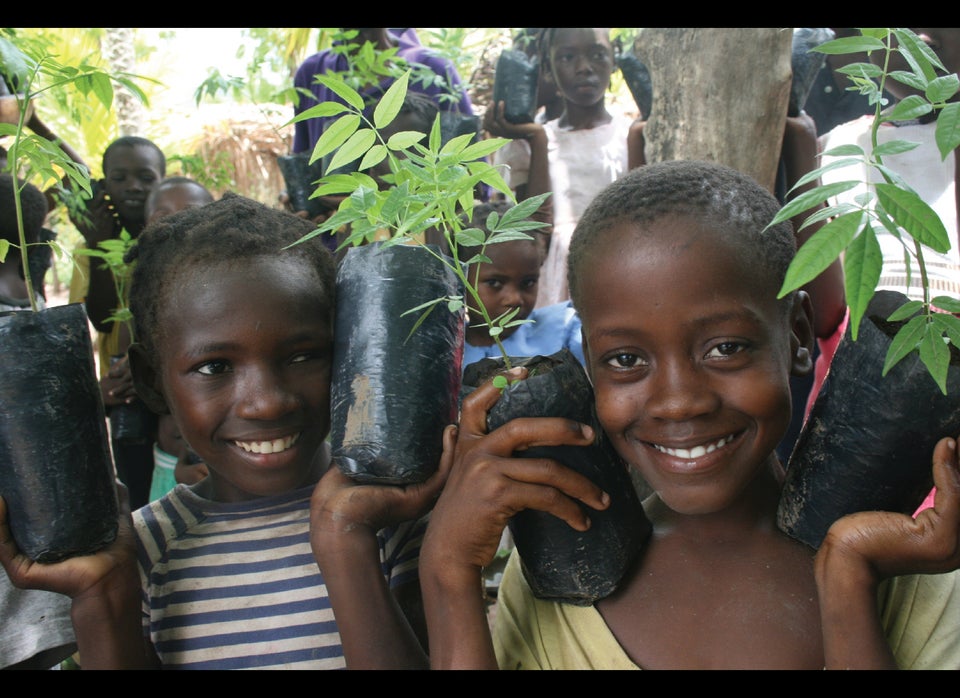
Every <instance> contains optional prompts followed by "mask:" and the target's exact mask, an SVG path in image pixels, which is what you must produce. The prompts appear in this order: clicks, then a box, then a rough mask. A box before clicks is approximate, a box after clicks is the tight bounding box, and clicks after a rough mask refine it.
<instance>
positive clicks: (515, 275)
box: [468, 240, 541, 339]
mask: <svg viewBox="0 0 960 698" xmlns="http://www.w3.org/2000/svg"><path fill="white" fill-rule="evenodd" d="M485 252H486V255H487V256H488V257H489V258H490V260H491V261H490V263H489V264H479V265H471V267H470V271H469V276H468V278H469V279H470V281H471V282H472V283H473V284H474V285H475V286H476V287H477V290H478V291H479V292H480V300H481V301H483V305H484V307H485V308H486V309H487V313H489V314H490V318H491V319H495V318H497V317H499V316H500V315H503V314H504V313H506V312H508V311H510V310H513V309H514V308H520V312H519V313H517V316H516V318H514V319H516V320H525V319H526V318H527V317H529V316H530V313H531V311H532V310H533V308H534V306H535V305H536V304H537V291H538V289H539V284H540V262H541V260H540V249H539V247H538V245H537V243H536V241H534V240H529V241H527V240H513V241H510V242H499V243H496V244H494V245H490V246H489V247H487V248H486V250H485ZM471 319H472V320H473V322H475V323H476V322H483V319H482V317H481V316H480V314H479V312H472V317H471ZM516 329H517V328H516V327H510V328H507V329H506V330H504V331H503V334H501V335H500V337H501V339H506V338H507V337H509V336H510V335H511V334H513V333H514V332H516ZM480 331H482V332H484V333H488V329H487V328H486V327H483V328H480Z"/></svg>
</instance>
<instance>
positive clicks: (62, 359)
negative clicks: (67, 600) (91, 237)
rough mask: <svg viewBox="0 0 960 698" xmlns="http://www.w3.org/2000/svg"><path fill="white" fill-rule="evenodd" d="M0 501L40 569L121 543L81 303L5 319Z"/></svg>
mask: <svg viewBox="0 0 960 698" xmlns="http://www.w3.org/2000/svg"><path fill="white" fill-rule="evenodd" d="M0 366H3V370H0V495H3V498H4V500H5V501H6V503H7V508H8V511H9V517H10V519H9V520H10V530H11V532H12V534H13V538H14V540H15V541H16V543H17V546H18V547H19V548H20V550H21V551H22V552H23V553H24V554H25V555H27V557H29V558H30V559H31V560H34V561H35V562H56V561H57V560H62V559H64V558H68V557H73V556H74V555H84V554H88V553H92V552H94V551H96V550H98V549H99V548H101V547H103V546H104V545H107V544H108V543H110V542H112V541H113V540H114V539H115V538H116V535H117V513H118V503H117V491H116V486H115V484H114V472H113V461H112V460H111V456H110V442H109V440H108V435H107V420H106V414H105V412H104V407H103V400H102V398H101V396H100V385H99V383H98V381H97V376H96V371H95V369H94V363H93V345H92V342H91V340H90V329H89V324H88V320H87V314H86V311H85V310H84V307H83V305H82V304H80V303H72V304H70V305H64V306H55V307H51V308H47V309H45V310H41V311H39V312H32V311H18V312H13V313H3V314H0Z"/></svg>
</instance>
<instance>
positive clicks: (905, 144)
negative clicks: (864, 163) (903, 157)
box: [873, 140, 920, 157]
mask: <svg viewBox="0 0 960 698" xmlns="http://www.w3.org/2000/svg"><path fill="white" fill-rule="evenodd" d="M918 147H920V144H919V143H917V142H916V141H904V140H895V141H887V142H886V143H880V144H879V145H877V147H876V148H874V149H873V155H874V157H886V156H887V155H899V154H900V153H906V152H909V151H911V150H914V149H915V148H918Z"/></svg>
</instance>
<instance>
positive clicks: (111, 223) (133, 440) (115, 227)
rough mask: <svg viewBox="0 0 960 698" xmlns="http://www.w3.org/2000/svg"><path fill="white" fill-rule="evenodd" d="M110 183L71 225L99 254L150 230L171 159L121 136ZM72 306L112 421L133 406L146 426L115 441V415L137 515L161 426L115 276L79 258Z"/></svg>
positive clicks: (133, 414) (117, 457)
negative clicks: (111, 243)
mask: <svg viewBox="0 0 960 698" xmlns="http://www.w3.org/2000/svg"><path fill="white" fill-rule="evenodd" d="M102 165H103V177H104V178H103V179H102V180H96V181H95V182H94V187H95V192H96V193H95V195H94V197H93V198H92V199H91V200H90V201H89V202H87V212H86V214H85V215H81V214H77V213H74V214H72V215H71V218H70V220H71V222H72V223H73V224H74V226H75V227H76V228H77V230H78V231H79V232H80V234H81V235H82V236H83V243H81V247H85V248H87V249H96V248H97V247H98V246H99V245H100V243H101V242H103V241H104V240H111V239H116V238H118V237H119V236H120V231H121V230H126V231H127V233H129V234H130V237H131V238H133V239H136V238H137V237H138V236H139V235H140V232H141V231H142V230H143V228H144V226H145V225H146V222H147V219H146V214H145V205H146V201H147V195H148V194H149V193H150V191H151V190H152V189H153V188H154V187H155V186H156V185H157V183H158V182H160V180H161V179H163V177H164V175H165V174H166V167H167V165H166V157H165V156H164V154H163V151H162V150H161V149H160V148H159V147H158V146H157V145H156V144H155V143H154V142H153V141H150V140H148V139H146V138H142V137H139V136H121V137H120V138H117V139H116V140H114V141H112V142H111V143H110V145H108V146H107V148H106V150H104V151H103V163H102ZM69 300H70V302H71V303H81V302H82V303H83V304H84V305H85V306H86V309H87V315H88V316H89V317H90V322H91V323H92V324H93V327H94V329H95V330H96V332H97V337H96V346H97V352H98V359H99V371H100V372H99V375H100V387H101V392H102V394H103V403H104V406H105V407H106V408H107V412H108V414H109V413H110V412H111V411H113V408H114V407H118V408H119V407H120V406H122V405H123V406H127V407H123V408H121V409H126V410H129V411H128V414H127V415H126V416H125V418H129V419H130V420H131V421H133V420H136V422H137V423H138V424H140V428H139V429H137V430H135V431H134V430H130V432H129V438H126V437H127V434H123V436H125V438H120V436H121V434H118V433H114V432H118V431H120V430H118V429H116V428H115V427H116V426H117V421H118V418H119V414H114V415H113V420H112V424H113V428H112V429H111V447H112V450H113V460H114V463H115V465H116V468H117V475H118V476H119V478H120V480H121V481H122V482H123V483H124V484H125V485H126V486H127V488H128V489H129V491H130V505H131V507H133V508H134V509H135V508H137V507H140V506H142V505H144V504H146V503H147V501H148V500H149V496H150V477H151V475H152V473H153V443H154V439H155V432H156V418H155V416H154V415H153V414H151V413H150V411H149V410H147V409H146V407H145V406H144V405H143V403H142V402H141V401H140V400H139V399H138V398H137V395H136V392H135V391H134V389H133V380H132V377H131V375H130V369H129V367H128V364H127V360H126V356H125V354H126V351H127V347H128V346H129V344H130V337H129V336H128V335H129V333H128V331H127V327H126V323H123V322H113V321H111V320H108V319H107V318H109V317H110V316H111V315H112V314H113V313H114V311H115V310H116V309H117V308H118V307H120V305H121V301H120V300H119V299H118V298H117V291H116V286H115V284H114V281H113V274H112V272H111V271H110V270H109V269H106V268H104V265H103V263H102V261H101V260H99V259H97V258H90V257H88V256H86V255H83V254H74V271H73V275H72V277H71V279H70V295H69Z"/></svg>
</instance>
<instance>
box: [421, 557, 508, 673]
mask: <svg viewBox="0 0 960 698" xmlns="http://www.w3.org/2000/svg"><path fill="white" fill-rule="evenodd" d="M432 559H433V558H432V556H431V555H430V554H429V552H427V554H426V556H424V554H423V553H422V554H421V558H420V586H421V589H422V590H423V603H424V611H425V613H426V617H427V628H429V630H430V667H431V668H432V669H497V668H498V666H497V658H496V655H495V653H494V650H493V641H492V639H491V637H490V626H489V625H488V623H487V616H486V609H485V608H484V601H483V579H482V573H481V570H480V569H479V568H463V569H459V570H458V569H456V567H455V566H454V565H452V564H450V562H449V561H446V560H442V559H437V560H436V561H435V562H434V561H432Z"/></svg>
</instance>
